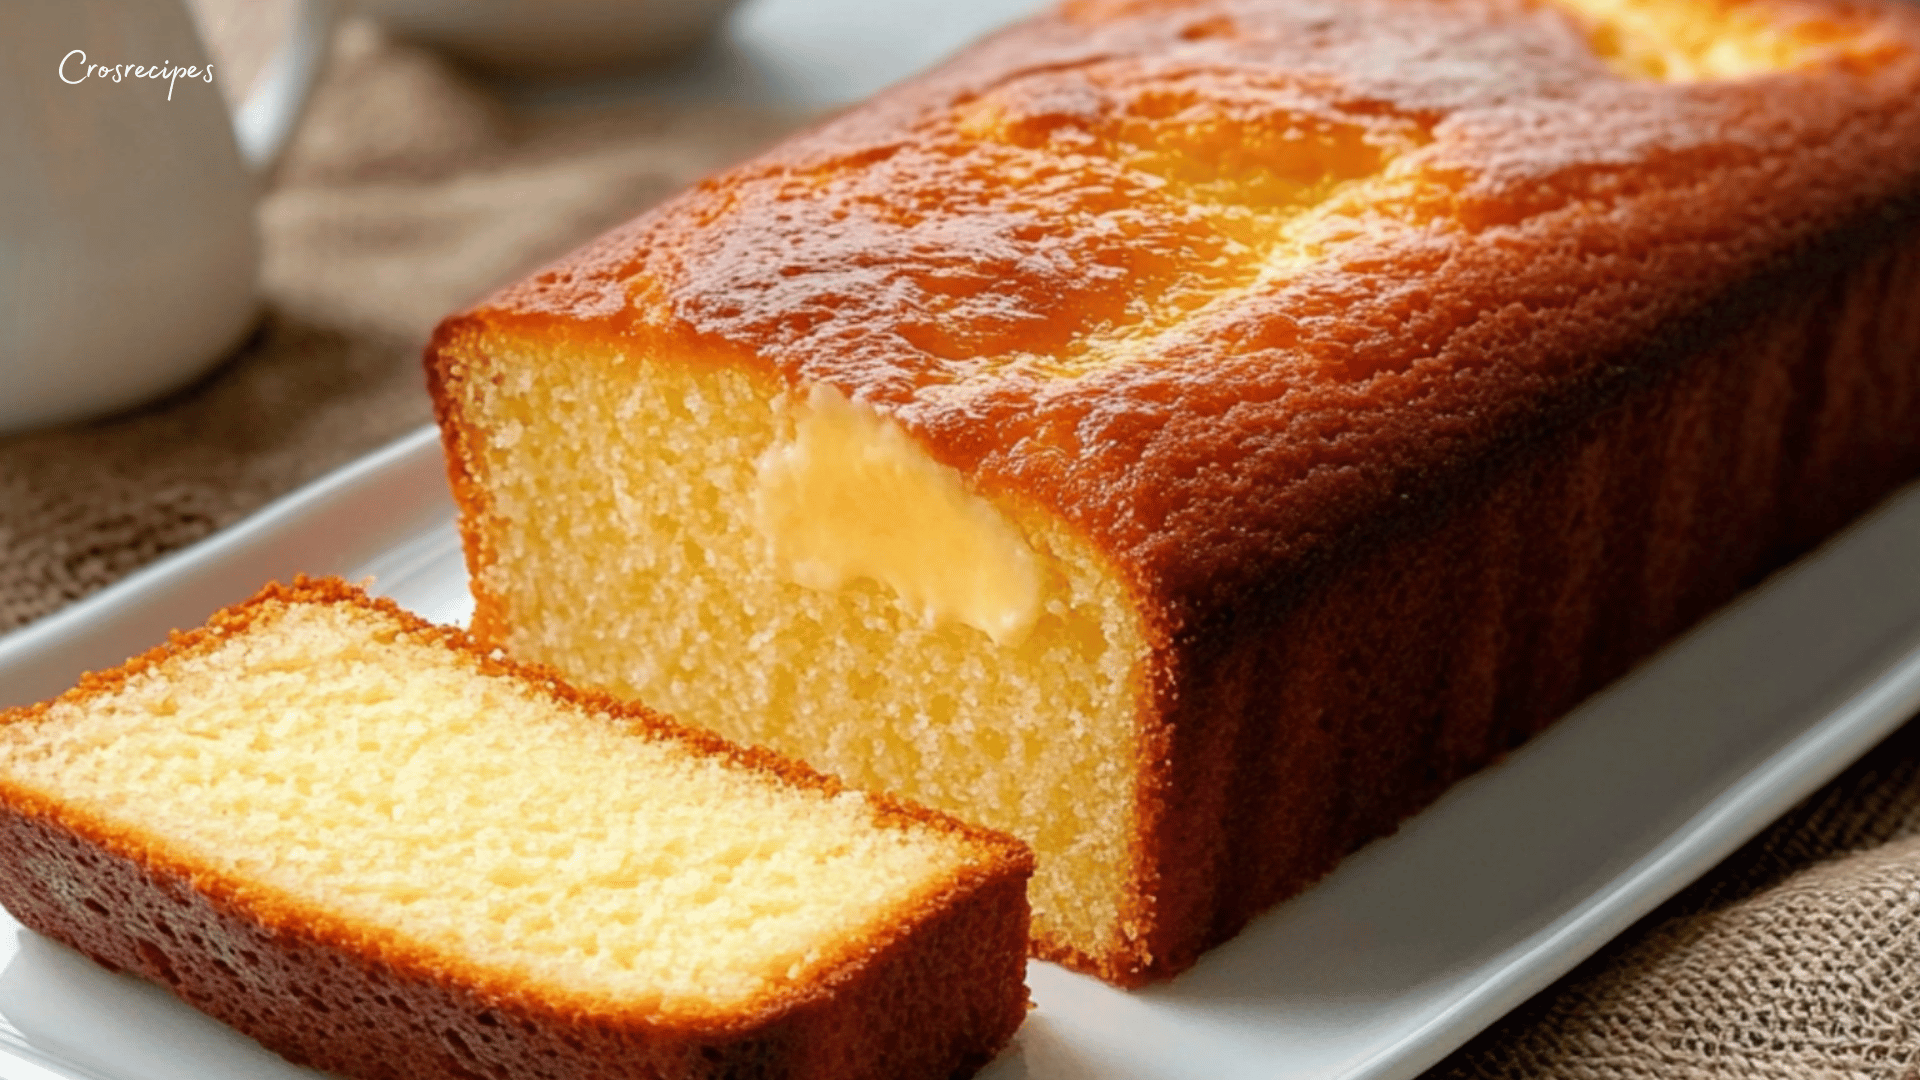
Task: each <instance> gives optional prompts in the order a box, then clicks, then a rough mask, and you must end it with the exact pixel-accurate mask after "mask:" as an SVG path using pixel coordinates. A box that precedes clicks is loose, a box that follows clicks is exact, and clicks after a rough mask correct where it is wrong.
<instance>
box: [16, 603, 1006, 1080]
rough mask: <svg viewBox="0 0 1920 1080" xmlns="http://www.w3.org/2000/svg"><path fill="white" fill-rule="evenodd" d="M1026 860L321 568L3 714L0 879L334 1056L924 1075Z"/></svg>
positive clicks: (384, 1068)
mask: <svg viewBox="0 0 1920 1080" xmlns="http://www.w3.org/2000/svg"><path fill="white" fill-rule="evenodd" d="M1030 869H1031V856H1030V855H1029V854H1028V852H1027V851H1026V850H1025V849H1024V848H1023V847H1022V846H1021V845H1019V844H1018V843H1016V842H1014V841H1011V840H1009V839H1007V838H1005V837H1002V836H998V835H995V834H992V833H987V832H984V831H982V830H979V829H975V828H972V827H969V826H966V825H963V824H960V823H958V822H955V821H953V820H951V819H948V818H945V817H942V816H940V815H937V814H932V813H929V812H927V811H924V810H920V809H917V808H915V807H911V806H908V805H906V804H903V803H901V802H898V801H896V800H893V799H890V798H887V797H884V796H872V795H866V794H862V793H860V792H858V791H854V790H851V789H848V788H845V787H843V786H842V785H840V784H839V783H837V782H835V781H833V780H831V779H829V778H826V777H823V776H821V775H820V774H818V773H815V772H813V771H811V770H809V769H807V768H805V767H803V766H800V765H797V764H795V763H793V762H790V761H786V760H783V759H781V758H779V757H776V756H774V755H772V754H770V753H767V752H765V751H762V750H751V749H741V748H739V747H736V746H733V745H730V744H728V743H726V742H723V741H722V740H720V739H718V738H715V737H713V736H711V735H707V734H703V733H699V732H694V731H690V730H688V729H686V728H682V727H680V726H678V725H676V724H674V723H672V722H671V721H669V720H666V719H664V718H662V717H660V716H657V715H654V714H652V713H648V712H645V711H643V710H640V709H637V708H634V707H631V706H624V705H617V704H615V703H613V702H610V701H608V700H606V699H604V698H601V697H597V696H594V695H589V694H582V693H579V692H576V691H574V690H572V689H569V688H568V687H566V686H565V685H563V684H561V683H560V682H558V681H556V680H555V679H554V678H553V677H551V676H550V675H549V674H546V673H544V672H540V671H537V670H532V669H528V668H524V667H520V666H516V665H514V664H511V663H508V662H505V661H503V660H501V659H499V658H497V657H495V656H492V655H489V654H488V653H486V652H484V651H481V650H478V649H476V648H474V647H473V646H472V645H471V644H469V643H468V641H467V640H466V638H465V637H464V636H463V635H461V634H460V633H459V632H457V631H454V630H450V629H444V628H438V627H433V626H430V625H428V624H425V623H423V622H421V621H420V620H418V619H416V618H413V617H411V616H409V615H407V614H406V613H404V612H402V611H401V610H400V609H399V608H397V607H395V606H394V605H393V604H391V603H390V602H387V601H383V600H369V599H368V598H367V597H366V596H365V595H364V594H362V593H360V592H359V591H357V590H355V589H353V588H351V587H348V586H346V585H344V584H342V583H340V582H338V581H304V580H303V581H299V582H296V584H294V585H293V586H292V587H280V586H271V587H269V588H267V589H266V590H265V591H263V592H261V593H260V594H259V595H258V596H256V597H255V598H254V599H252V600H251V601H248V602H247V603H245V604H242V605H240V606H237V607H234V608H231V609H228V610H226V611H223V612H221V613H220V614H218V615H216V616H215V617H214V619H213V620H212V621H211V622H210V623H209V624H208V625H207V626H206V627H205V628H204V629H201V630H197V631H194V632H192V633H188V634H181V635H176V636H175V637H174V639H173V641H172V642H171V643H170V644H168V645H166V646H163V647H161V648H158V649H155V650H154V651H152V652H150V653H148V654H146V655H144V656H141V657H138V658H136V659H134V660H132V661H129V662H128V663H127V664H126V665H125V666H124V667H121V668H119V669H117V670H114V671H110V672H106V673H103V674H93V675H89V676H87V677H86V679H85V680H84V681H83V682H82V683H81V685H80V686H79V687H78V688H77V689H75V690H73V691H70V692H68V693H67V694H65V695H63V696H61V697H59V698H57V699H55V700H53V701H50V702H47V703H44V704H41V705H38V706H34V707H31V708H25V709H15V710H11V711H8V712H6V713H4V714H0V903H4V904H5V905H6V907H7V909H8V910H9V911H10V912H12V913H13V914H14V916H15V917H16V918H18V919H19V920H20V921H21V922H22V923H24V924H26V925H27V926H29V927H31V928H33V929H35V930H38V931H40V932H41V933H44V934H48V935H50V936H52V937H55V938H58V939H60V940H62V941H65V942H67V943H68V944H71V945H73V946H74V947H76V948H78V949H80V950H81V951H83V952H85V953H87V954H88V955H90V956H92V957H93V958H94V959H96V960H98V961H99V962H100V963H102V964H104V965H106V966H108V967H110V968H116V969H121V970H126V971H131V972H135V973H138V974H141V975H144V976H146V977H147V978H150V979H154V980H157V981H159V982H161V983H164V984H165V985H166V986H167V987H169V988H170V989H172V990H173V992H174V993H176V994H178V995H179V996H180V997H181V998H183V999H184V1000H186V1001H187V1002H189V1003H190V1004H192V1005H194V1006H196V1007H198V1008H200V1009H202V1010H204V1011H206V1012H208V1013H210V1014H212V1015H213V1016H215V1017H218V1018H219V1019H221V1020H224V1021H226V1022H228V1023H230V1024H232V1025H233V1026H235V1027H237V1028H239V1029H240V1030H241V1031H243V1032H245V1033H247V1034H248V1035H251V1036H253V1037H254V1038H256V1039H258V1040H259V1041H260V1042H262V1043H263V1044H265V1045H266V1046H268V1047H269V1048H271V1049H273V1050H276V1051H278V1052H279V1053H281V1054H283V1055H285V1056H286V1057H287V1058H289V1059H291V1060H293V1061H295V1062H299V1063H302V1064H310V1065H314V1066H317V1067H319V1068H322V1069H326V1070H329V1071H334V1072H338V1073H341V1074H343V1075H346V1076H351V1077H359V1078H366V1080H375V1078H383V1080H477V1078H490V1080H508V1078H512V1080H535V1078H543V1080H641V1078H648V1080H663V1078H664V1080H674V1078H683V1077H687V1078H690V1077H744V1076H753V1077H769V1078H772V1077H812V1078H818V1080H846V1078H855V1077H863V1078H872V1080H893V1078H903V1077H921V1078H928V1080H945V1078H946V1077H948V1076H949V1075H953V1074H956V1073H965V1072H970V1071H971V1070H973V1069H974V1068H977V1067H978V1066H980V1065H981V1064H983V1063H984V1062H986V1061H987V1060H989V1059H990V1058H991V1057H992V1056H993V1054H994V1053H995V1052H996V1051H997V1050H998V1049H999V1048H1000V1047H1001V1046H1003V1045H1004V1044H1005V1043H1006V1041H1007V1040H1008V1039H1009V1038H1010V1037H1011V1036H1012V1033H1013V1031H1014V1029H1015V1028H1016V1027H1018V1026H1019V1024H1020V1022H1021V1019H1022V1017H1023V1016H1024V1015H1025V1010H1026V1004H1027V995H1026V989H1025V986H1024V984H1023V981H1022V978H1023V968H1024V957H1025V945H1026V931H1027V906H1026V900H1025V883H1026V878H1027V876H1028V873H1029V872H1030Z"/></svg>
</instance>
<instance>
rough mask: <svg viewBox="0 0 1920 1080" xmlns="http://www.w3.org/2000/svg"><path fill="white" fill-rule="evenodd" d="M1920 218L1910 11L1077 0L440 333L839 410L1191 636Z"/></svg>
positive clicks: (1916, 15)
mask: <svg viewBox="0 0 1920 1080" xmlns="http://www.w3.org/2000/svg"><path fill="white" fill-rule="evenodd" d="M1915 196H1920V7H1913V6H1910V5H1906V4H1902V3H1898V2H1895V0H1885V2H1872V0H1824V2H1817V3H1816V2H1805V0H1764V2H1746V3H1741V2H1735V0H1660V2H1650V0H1562V2H1561V3H1558V4H1554V3H1546V2H1537V0H1536V2H1529V0H1266V2H1260V0H1143V2H1101V0H1085V2H1077V3H1070V4H1068V5H1066V6H1065V7H1062V8H1060V9H1058V10H1056V11H1054V12H1051V13H1049V14H1046V15H1043V16H1041V17H1038V18H1036V19H1034V20H1032V21H1029V22H1026V23H1024V24H1021V25H1018V26H1015V27H1013V28H1011V29H1009V30H1007V31H1004V32H1002V33H1000V34H998V35H997V36H994V37H992V38H989V39H988V40H986V41H984V42H981V43H980V44H978V45H976V46H974V47H973V48H971V49H969V50H968V51H966V52H964V53H962V54H961V55H959V56H957V57H955V58H954V59H953V60H951V61H949V62H948V63H946V64H945V65H944V66H942V67H940V68H938V69H936V70H935V71H933V72H931V73H929V74H927V75H925V76H922V77H920V78H918V79H916V80H913V81H911V82H908V83H906V84H903V85H901V86H899V87H896V88H894V89H893V90H891V91H888V92H886V93H884V94H882V95H881V96H879V97H878V98H876V99H875V100H873V101H871V102H869V103H867V104H866V105H864V106H861V107H859V108H857V109H855V110H853V111H851V112H848V113H846V114H844V115H842V116H840V117H838V118H836V119H834V120H832V121H830V122H828V123H826V124H824V125H822V126H821V127H819V128H816V129H815V130H813V131H810V132H807V133H805V134H802V135H800V136H798V137H796V138H794V139H792V140H790V141H788V142H786V143H784V144H783V145H781V146H778V147H776V148H775V149H773V150H772V151H770V152H768V153H767V154H765V155H763V156H762V157H760V158H758V159H756V160H753V161H750V162H748V163H746V164H743V165H741V166H739V167H736V168H734V169H732V170H731V171H728V172H726V173H723V174H721V175H719V176H716V177H714V178H712V179H709V180H707V181H705V182H703V183H702V184H700V185H699V186H698V187H696V188H694V189H693V190H691V191H689V192H687V193H685V194H683V195H681V196H680V197H678V198H676V199H674V200H672V201H671V202H669V203H667V204H666V205H664V206H662V207H659V208H657V209H656V210H654V211H652V212H650V213H648V214H646V215H644V216H642V217H641V218H639V219H637V220H635V221H633V222H631V223H629V224H627V225H625V226H623V227H621V228H619V229H616V230H615V231H613V232H612V233H610V234H608V235H607V236H605V237H602V238H601V239H600V240H598V241H596V242H595V243H593V244H591V245H589V246H588V247H586V248H584V249H582V250H581V251H579V252H576V253H575V254H573V255H572V256H570V257H568V258H566V259H564V260H562V261H561V262H559V263H558V264H556V265H555V266H554V267H552V268H550V269H548V270H546V271H544V272H543V273H541V274H539V275H536V276H535V277H533V278H531V279H529V280H527V281H525V282H523V283H521V284H519V285H517V286H514V287H512V288H509V289H507V290H506V291H504V292H502V293H501V294H499V295H498V296H496V297H494V298H493V299H491V300H490V301H488V302H487V303H486V304H484V305H482V306H481V307H480V308H479V309H476V310H475V311H474V312H471V313H469V315H468V316H466V317H465V318H464V319H463V320H460V322H464V323H466V324H468V325H473V324H478V325H481V326H485V325H494V326H499V327H501V328H513V329H516V330H518V331H520V332H534V333H540V334H546V335H552V336H554V337H556V338H557V339H572V340H581V341H588V340H591V341H601V342H609V341H611V342H619V343H620V344H619V347H620V348H623V349H626V350H628V351H630V352H642V353H648V352H651V353H655V354H658V355H662V356H668V357H689V358H696V359H700V358H705V359H706V360H707V362H717V363H748V364H755V365H759V366H762V367H765V368H768V369H771V370H773V371H775V372H777V373H778V375H779V376H780V377H781V378H783V379H784V380H786V381H787V382H788V383H789V384H791V385H794V386H805V385H810V384H828V385H831V386H834V387H836V388H838V389H840V390H841V391H842V392H844V393H845V394H847V395H848V396H849V397H853V398H856V399H860V400H864V401H866V402H868V403H869V404H871V405H873V406H874V407H876V408H878V409H880V410H882V411H883V412H885V413H888V414H890V415H892V416H893V417H894V418H896V419H897V420H898V421H899V422H900V424H901V425H902V426H903V427H904V428H905V429H906V430H907V431H908V432H909V433H910V434H911V435H912V436H914V437H915V438H916V439H917V440H919V441H920V442H921V443H922V444H923V445H924V446H925V448H926V449H927V450H928V452H929V453H931V454H932V455H933V456H934V457H935V458H937V459H939V460H940V461H942V462H945V463H946V464H949V465H953V466H955V467H957V468H959V469H961V470H962V471H964V472H966V473H967V474H969V475H970V476H971V477H972V478H973V481H974V483H975V485H976V486H977V487H978V489H979V490H981V491H982V492H984V493H986V494H988V495H989V496H992V497H996V498H1000V499H1004V500H1008V501H1011V502H1016V503H1028V504H1034V505H1038V506H1041V507H1044V508H1046V509H1048V510H1050V511H1052V512H1054V513H1056V514H1058V515H1059V516H1061V517H1063V518H1065V519H1066V520H1068V521H1070V522H1072V523H1073V524H1074V525H1075V526H1076V527H1077V528H1079V529H1080V530H1082V531H1083V532H1084V533H1085V534H1086V535H1087V536H1088V537H1089V538H1091V539H1092V540H1093V542H1094V543H1096V544H1097V545H1098V546H1099V547H1100V548H1101V549H1103V550H1104V551H1106V552H1107V553H1108V555H1109V557H1110V558H1111V559H1112V560H1113V563H1114V565H1115V566H1116V567H1118V568H1119V569H1120V570H1121V572H1122V573H1124V574H1126V575H1127V576H1128V577H1129V578H1130V579H1131V582H1132V584H1133V587H1134V588H1135V589H1136V590H1137V592H1138V593H1139V594H1140V595H1141V596H1143V597H1147V598H1151V600H1152V604H1151V607H1152V608H1153V615H1152V616H1151V618H1152V621H1153V622H1155V623H1156V624H1157V628H1158V632H1159V633H1162V634H1167V633H1171V634H1178V633H1180V632H1181V628H1182V627H1183V626H1185V627H1188V628H1189V629H1191V628H1192V625H1193V623H1194V622H1195V620H1207V619H1210V618H1212V617H1216V616H1219V615H1222V614H1225V613H1227V612H1229V611H1230V610H1231V609H1232V608H1233V607H1234V606H1235V605H1236V604H1237V603H1240V602H1243V600H1244V598H1248V597H1254V596H1260V595H1269V594H1272V593H1273V590H1274V589H1276V588H1284V587H1285V586H1282V585H1278V584H1276V583H1278V582H1283V581H1287V580H1294V579H1298V578H1299V577H1300V576H1301V575H1300V574H1299V573H1298V571H1299V570H1300V569H1302V568H1303V567H1306V566H1309V565H1311V564H1312V563H1313V562H1314V561H1315V560H1317V559H1319V558H1320V557H1323V556H1326V555H1328V554H1330V553H1332V552H1334V551H1335V550H1337V548H1338V546H1339V545H1340V544H1341V543H1342V542H1343V538H1351V537H1354V536H1357V535H1359V533H1360V532H1364V531H1365V530H1366V528H1375V529H1378V528H1380V527H1386V526H1382V525H1381V523H1382V522H1388V521H1390V520H1391V519H1394V518H1395V517H1396V516H1404V515H1403V512H1402V511H1400V510H1397V509H1393V508H1396V507H1405V508H1407V510H1406V511H1404V513H1416V512H1417V510H1418V508H1419V507H1420V506H1422V505H1431V504H1433V503H1434V502H1435V501H1436V500H1441V501H1443V500H1444V499H1446V498H1447V497H1449V494H1450V492H1452V491H1454V490H1456V489H1457V483H1456V481H1457V479H1458V478H1459V477H1463V476H1468V475H1470V474H1473V473H1474V472H1475V470H1476V467H1478V466H1481V465H1484V464H1485V463H1488V462H1491V461H1496V460H1497V459H1498V458H1499V456H1500V455H1501V454H1502V453H1503V452H1505V451H1506V450H1508V449H1510V448H1512V447H1516V446H1520V445H1524V444H1525V443H1526V442H1527V441H1528V440H1530V439H1532V438H1536V437H1538V436H1540V435H1542V434H1544V433H1546V432H1548V431H1551V430H1555V429H1556V428H1557V427H1564V426H1566V425H1567V424H1570V423H1573V422H1577V420H1578V419H1579V418H1580V417H1581V416H1584V415H1587V414H1589V413H1591V412H1592V411H1593V410H1595V409H1597V408H1599V407H1601V406H1603V405H1604V404H1605V403H1606V402H1607V401H1608V400H1609V394H1610V393H1612V392H1613V391H1614V390H1615V389H1617V388H1618V387H1619V386H1622V385H1625V384H1627V383H1631V382H1633V381H1635V380H1644V379H1646V378H1650V377H1657V375H1658V372H1659V369H1660V367H1661V366H1662V365H1664V364H1667V363H1670V362H1672V361H1673V360H1674V359H1676V358H1677V357H1678V356H1680V355H1684V353H1685V352H1686V351H1687V350H1688V349H1689V348H1693V347H1697V344H1698V342H1699V341H1700V340H1702V339H1701V338H1700V337H1699V336H1698V335H1699V334H1701V333H1708V334H1711V333H1716V332H1719V331H1722V330H1724V329H1726V327H1727V326H1728V325H1731V324H1730V323H1729V322H1728V320H1730V319H1734V318H1736V317H1738V316H1739V313H1740V305H1739V303H1738V302H1737V299H1738V297H1740V296H1741V295H1743V290H1744V291H1745V292H1752V291H1753V290H1754V289H1755V288H1756V286H1755V285H1754V283H1755V282H1763V281H1765V280H1766V279H1767V277H1768V275H1769V274H1771V275H1773V276H1774V278H1776V279H1778V278H1780V277H1781V275H1782V274H1789V275H1790V274H1797V273H1800V272H1801V271H1802V269H1803V268H1805V267H1809V266H1816V265H1817V264H1818V263H1819V260H1820V258H1822V257H1826V256H1822V255H1821V251H1822V250H1824V249H1822V248H1820V246H1819V245H1820V244H1822V243H1825V242H1826V240H1824V239H1823V238H1827V239H1830V238H1831V237H1832V236H1833V235H1834V234H1835V231H1836V230H1837V229H1842V228H1843V227H1848V226H1852V225H1857V223H1858V222H1859V221H1861V220H1862V219H1863V216H1864V215H1869V214H1873V215H1881V214H1893V213H1895V211H1894V210H1892V209H1890V207H1894V206H1902V207H1906V209H1904V210H1900V211H1898V213H1900V214H1908V213H1910V212H1911V200H1912V199H1913V198H1914V197H1915ZM1879 228H1880V231H1882V232H1884V231H1886V227H1885V226H1880V227H1879ZM1829 246H1830V245H1829ZM1831 254H1832V253H1831V252H1829V253H1828V255H1829V256H1831ZM1773 287H1775V288H1778V287H1782V286H1781V284H1780V282H1779V281H1776V282H1775V285H1774V286H1773ZM1762 291H1764V290H1762ZM1729 298H1733V299H1731V300H1730V299H1729ZM1716 319H1718V320H1719V322H1717V323H1716V322H1715V320H1716ZM1450 478H1453V479H1450ZM1450 485H1451V486H1450ZM1383 511H1384V512H1383Z"/></svg>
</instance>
